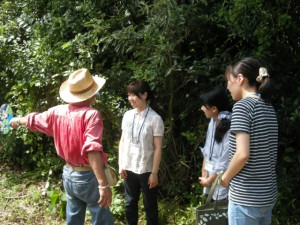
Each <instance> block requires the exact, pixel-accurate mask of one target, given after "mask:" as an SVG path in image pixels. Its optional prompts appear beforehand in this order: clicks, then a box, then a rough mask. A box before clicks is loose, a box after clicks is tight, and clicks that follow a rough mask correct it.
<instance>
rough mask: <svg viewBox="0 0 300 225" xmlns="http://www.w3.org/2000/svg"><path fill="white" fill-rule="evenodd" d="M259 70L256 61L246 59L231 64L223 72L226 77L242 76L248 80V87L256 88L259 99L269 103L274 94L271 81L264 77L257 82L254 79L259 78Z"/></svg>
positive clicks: (268, 77) (250, 58)
mask: <svg viewBox="0 0 300 225" xmlns="http://www.w3.org/2000/svg"><path fill="white" fill-rule="evenodd" d="M260 68H262V66H261V64H260V63H259V61H258V60H257V59H254V58H252V57H247V58H243V59H241V60H239V61H236V62H233V63H231V64H230V65H229V66H228V67H227V69H226V71H225V76H226V77H228V76H229V75H230V74H232V76H234V77H237V76H238V75H239V74H242V75H243V76H244V77H245V78H247V79H248V84H249V86H251V87H256V88H257V91H258V93H260V95H261V98H262V99H263V100H264V101H265V102H270V101H271V97H272V95H273V92H274V85H273V80H272V79H270V76H265V77H263V78H262V80H261V81H260V82H258V81H257V80H256V78H257V77H258V76H259V69H260Z"/></svg>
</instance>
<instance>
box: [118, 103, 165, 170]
mask: <svg viewBox="0 0 300 225" xmlns="http://www.w3.org/2000/svg"><path fill="white" fill-rule="evenodd" d="M163 135H164V123H163V120H162V118H161V117H160V116H159V115H158V114H157V113H156V112H155V111H154V110H153V109H151V108H150V107H147V108H146V109H144V110H143V111H141V112H137V110H136V109H131V110H129V111H127V112H126V113H125V114H124V116H123V120H122V137H121V140H120V145H119V171H121V170H122V169H123V170H129V171H132V172H134V173H137V174H142V173H146V172H151V170H152V166H153V157H154V145H153V137H155V136H163Z"/></svg>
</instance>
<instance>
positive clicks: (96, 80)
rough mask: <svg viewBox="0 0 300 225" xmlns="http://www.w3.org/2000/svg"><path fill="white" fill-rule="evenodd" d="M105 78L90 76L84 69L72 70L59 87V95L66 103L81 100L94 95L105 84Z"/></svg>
mask: <svg viewBox="0 0 300 225" xmlns="http://www.w3.org/2000/svg"><path fill="white" fill-rule="evenodd" d="M105 81H106V80H105V79H104V78H101V77H97V76H92V75H91V74H90V72H89V71H88V70H87V69H85V68H82V69H79V70H76V71H75V72H73V73H72V74H71V75H70V76H69V79H68V80H67V81H65V82H64V83H62V85H61V86H60V89H59V95H60V97H61V98H62V99H63V100H64V101H65V102H68V103H76V102H83V101H85V100H87V99H89V98H90V97H92V96H94V95H95V94H96V93H97V92H98V91H99V90H100V89H101V88H102V87H103V85H104V84H105Z"/></svg>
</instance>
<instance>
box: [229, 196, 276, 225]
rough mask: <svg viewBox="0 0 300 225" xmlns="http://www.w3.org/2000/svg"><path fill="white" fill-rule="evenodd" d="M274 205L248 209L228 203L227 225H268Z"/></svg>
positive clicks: (248, 207)
mask: <svg viewBox="0 0 300 225" xmlns="http://www.w3.org/2000/svg"><path fill="white" fill-rule="evenodd" d="M274 205H275V203H274V204H272V205H270V206H266V207H250V206H243V205H238V204H234V203H232V202H230V201H229V204H228V221H229V225H270V224H271V219H272V209H273V207H274Z"/></svg>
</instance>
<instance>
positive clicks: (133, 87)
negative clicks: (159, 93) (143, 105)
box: [126, 80, 153, 101]
mask: <svg viewBox="0 0 300 225" xmlns="http://www.w3.org/2000/svg"><path fill="white" fill-rule="evenodd" d="M126 91H127V93H132V94H134V95H136V96H138V97H139V98H141V95H143V94H144V93H145V92H147V99H146V100H147V101H150V100H152V99H153V92H152V91H151V89H150V86H149V84H148V83H147V82H146V81H144V80H135V81H132V82H130V84H129V85H128V86H127V88H126Z"/></svg>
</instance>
